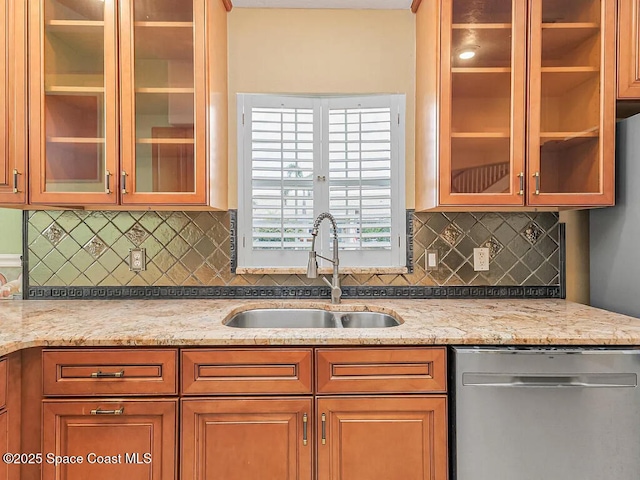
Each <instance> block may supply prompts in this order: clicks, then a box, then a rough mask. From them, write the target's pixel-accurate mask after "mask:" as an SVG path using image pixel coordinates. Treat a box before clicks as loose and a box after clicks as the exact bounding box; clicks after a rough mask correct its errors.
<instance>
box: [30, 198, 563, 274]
mask: <svg viewBox="0 0 640 480" xmlns="http://www.w3.org/2000/svg"><path fill="white" fill-rule="evenodd" d="M410 213H411V212H409V214H410ZM410 217H412V218H413V223H412V225H411V227H412V228H409V232H410V233H411V232H412V234H413V243H412V247H413V249H411V248H409V249H408V250H409V251H410V252H411V250H412V256H413V260H414V261H413V265H412V268H410V269H409V272H410V273H407V274H403V275H397V274H384V275H382V274H377V275H376V274H349V275H343V277H342V284H343V285H344V286H436V285H443V286H456V285H463V286H464V285H467V286H476V285H487V286H489V285H490V286H502V285H505V286H530V285H534V286H543V285H544V286H549V285H559V284H560V247H559V244H560V233H559V231H560V229H559V223H558V215H557V214H555V213H547V212H545V213H418V214H412V215H411V214H410ZM234 231H235V212H110V211H105V212H101V211H94V212H87V211H75V210H67V211H33V212H29V213H28V224H27V239H26V243H27V245H28V263H29V269H28V273H29V278H28V283H29V285H30V286H56V287H63V286H276V285H286V286H305V285H323V283H322V281H321V280H320V279H315V280H310V279H307V278H306V277H305V276H304V275H236V274H234V273H232V271H235V240H236V239H235V235H234ZM134 247H142V248H144V249H145V250H146V255H147V269H146V270H145V271H143V272H137V273H136V272H131V271H129V266H128V263H127V262H128V256H129V250H130V249H131V248H134ZM474 247H487V248H489V252H490V258H491V269H490V270H489V271H488V272H474V270H473V248H474ZM427 249H437V250H438V253H439V258H440V267H439V268H438V270H434V271H428V272H427V271H425V269H424V261H425V259H424V256H425V250H427ZM409 256H411V255H409Z"/></svg>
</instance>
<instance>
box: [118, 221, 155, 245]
mask: <svg viewBox="0 0 640 480" xmlns="http://www.w3.org/2000/svg"><path fill="white" fill-rule="evenodd" d="M124 235H125V237H127V238H128V239H129V240H131V241H132V242H133V243H134V244H135V245H140V244H141V243H142V242H144V240H145V239H146V238H147V237H148V236H149V232H147V231H146V230H145V228H144V227H143V226H142V225H140V224H139V223H135V224H133V226H132V227H131V228H130V229H129V230H127V231H126V232H125V234H124Z"/></svg>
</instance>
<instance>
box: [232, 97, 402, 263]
mask: <svg viewBox="0 0 640 480" xmlns="http://www.w3.org/2000/svg"><path fill="white" fill-rule="evenodd" d="M404 105H405V98H404V95H374V96H354V97H302V96H274V95H249V94H242V95H238V179H239V182H238V193H239V204H238V240H239V241H238V266H240V267H266V268H278V267H295V266H297V267H303V266H306V263H307V259H308V252H309V250H310V248H311V228H312V225H313V221H314V219H315V218H316V216H317V215H318V214H320V213H322V212H330V213H331V214H332V215H333V216H334V217H335V218H336V222H337V224H338V238H339V248H340V266H351V267H358V266H360V267H401V266H404V265H405V262H406V260H405V258H406V257H405V249H406V245H405V234H406V232H405V228H406V227H405V212H404V208H405V207H404V200H405V199H404V185H405V183H404V182H405V180H404V161H405V160H404V142H405V140H404ZM329 227H330V223H329V222H323V224H322V228H321V230H320V234H319V235H318V239H317V241H316V247H317V250H318V253H319V254H320V255H323V256H326V257H331V232H330V228H329Z"/></svg>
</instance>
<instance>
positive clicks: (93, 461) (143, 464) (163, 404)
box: [42, 399, 177, 480]
mask: <svg viewBox="0 0 640 480" xmlns="http://www.w3.org/2000/svg"><path fill="white" fill-rule="evenodd" d="M176 414H177V400H159V399H148V400H147V399H145V400H127V401H117V400H98V399H97V400H88V401H75V400H45V401H44V402H43V432H42V433H43V443H42V452H43V454H45V455H46V454H47V453H49V454H54V455H58V456H60V458H61V460H64V459H65V457H66V460H70V459H71V457H75V458H77V459H82V463H76V464H68V463H67V464H60V465H58V466H56V465H54V464H52V463H49V461H48V459H47V458H44V459H43V462H42V479H43V480H86V479H91V480H112V479H115V478H122V479H125V480H174V479H176V478H177V475H176V473H177V469H176V449H175V446H176V445H177V442H176V439H177V436H176V431H177V424H176V418H177V415H176Z"/></svg>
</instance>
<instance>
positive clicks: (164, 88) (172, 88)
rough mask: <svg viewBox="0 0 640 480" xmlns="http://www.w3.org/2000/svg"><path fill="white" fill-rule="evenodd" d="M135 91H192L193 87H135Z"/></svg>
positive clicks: (160, 92)
mask: <svg viewBox="0 0 640 480" xmlns="http://www.w3.org/2000/svg"><path fill="white" fill-rule="evenodd" d="M135 93H159V94H167V93H194V89H193V87H143V88H136V89H135Z"/></svg>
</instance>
